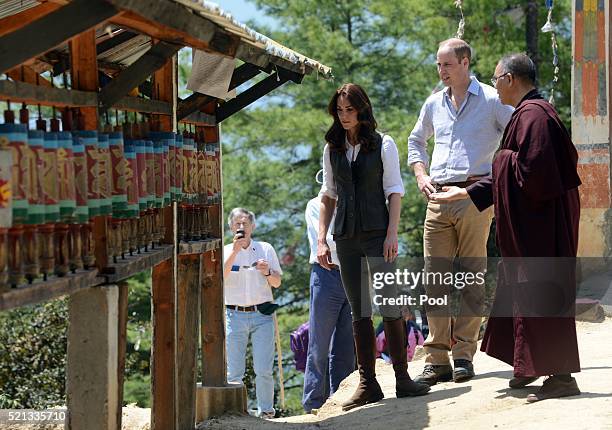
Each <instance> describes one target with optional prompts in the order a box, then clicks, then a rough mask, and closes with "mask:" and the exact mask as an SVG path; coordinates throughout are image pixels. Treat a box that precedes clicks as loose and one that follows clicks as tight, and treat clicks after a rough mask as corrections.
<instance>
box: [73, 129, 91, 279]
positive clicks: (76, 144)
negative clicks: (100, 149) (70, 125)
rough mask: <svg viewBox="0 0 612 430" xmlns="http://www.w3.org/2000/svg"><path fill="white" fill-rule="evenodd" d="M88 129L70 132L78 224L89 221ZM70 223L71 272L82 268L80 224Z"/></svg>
mask: <svg viewBox="0 0 612 430" xmlns="http://www.w3.org/2000/svg"><path fill="white" fill-rule="evenodd" d="M90 133H91V132H88V131H75V132H73V133H72V153H73V157H74V158H73V161H74V182H75V197H76V210H75V218H76V222H77V223H78V224H85V223H87V222H89V207H88V205H87V193H88V191H87V154H86V152H85V143H84V139H87V138H89V137H91V136H90ZM78 224H76V225H74V224H72V225H70V239H69V242H68V244H69V246H68V248H69V250H68V252H69V255H70V257H69V260H70V270H72V271H73V272H74V271H76V270H78V269H82V268H83V259H82V255H83V241H82V232H81V230H82V228H81V226H80V225H78Z"/></svg>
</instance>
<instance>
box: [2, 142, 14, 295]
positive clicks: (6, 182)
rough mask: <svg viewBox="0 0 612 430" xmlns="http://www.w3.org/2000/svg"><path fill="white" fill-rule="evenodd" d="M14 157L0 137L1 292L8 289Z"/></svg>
mask: <svg viewBox="0 0 612 430" xmlns="http://www.w3.org/2000/svg"><path fill="white" fill-rule="evenodd" d="M12 170H13V156H12V154H11V150H10V148H9V140H8V138H7V137H6V136H3V135H0V291H2V290H4V289H6V288H7V287H8V280H9V272H8V249H9V247H8V231H9V228H10V227H11V223H12V221H13V216H12V215H13V214H12V208H11V200H12V198H11V175H12Z"/></svg>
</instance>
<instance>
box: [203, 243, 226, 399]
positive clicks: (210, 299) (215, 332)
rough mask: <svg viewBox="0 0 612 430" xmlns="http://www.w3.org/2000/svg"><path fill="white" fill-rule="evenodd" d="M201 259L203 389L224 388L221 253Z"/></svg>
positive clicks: (211, 254) (223, 318)
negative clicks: (202, 267)
mask: <svg viewBox="0 0 612 430" xmlns="http://www.w3.org/2000/svg"><path fill="white" fill-rule="evenodd" d="M202 259H203V263H202V264H203V266H204V273H203V274H202V323H201V336H202V385H203V386H207V387H223V386H225V385H226V384H227V373H226V372H227V368H226V361H225V327H224V322H225V316H224V302H223V285H222V279H221V253H220V252H218V251H209V252H207V253H205V254H203V256H202Z"/></svg>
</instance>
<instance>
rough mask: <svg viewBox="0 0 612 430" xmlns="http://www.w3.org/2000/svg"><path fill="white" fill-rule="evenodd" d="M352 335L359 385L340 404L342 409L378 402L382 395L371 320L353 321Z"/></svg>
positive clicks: (346, 409)
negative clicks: (350, 395) (377, 376)
mask: <svg viewBox="0 0 612 430" xmlns="http://www.w3.org/2000/svg"><path fill="white" fill-rule="evenodd" d="M353 337H354V338H355V347H356V350H357V368H358V369H359V385H358V386H357V389H356V390H355V393H354V394H353V396H352V397H351V398H350V399H349V400H348V401H346V402H344V403H343V404H342V410H343V411H348V410H350V409H353V408H356V407H358V406H363V405H365V404H367V403H375V402H378V401H379V400H382V399H383V397H384V395H383V392H382V390H381V388H380V385H378V381H377V380H376V338H375V337H374V326H373V325H372V320H371V319H370V318H363V319H360V320H358V321H353Z"/></svg>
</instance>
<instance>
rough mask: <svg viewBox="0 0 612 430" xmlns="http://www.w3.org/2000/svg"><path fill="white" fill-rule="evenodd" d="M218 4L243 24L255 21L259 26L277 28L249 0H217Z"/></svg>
mask: <svg viewBox="0 0 612 430" xmlns="http://www.w3.org/2000/svg"><path fill="white" fill-rule="evenodd" d="M216 3H217V4H218V5H219V7H221V9H223V10H224V11H226V12H229V13H231V14H232V15H233V16H234V18H236V19H237V20H238V21H240V22H241V23H246V22H247V21H249V20H254V21H255V22H257V23H258V24H264V25H268V26H272V27H273V26H275V21H274V19H272V18H269V17H267V16H266V15H265V14H264V13H263V12H261V11H259V10H257V7H256V6H255V4H254V3H253V2H250V1H247V0H217V1H216Z"/></svg>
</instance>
